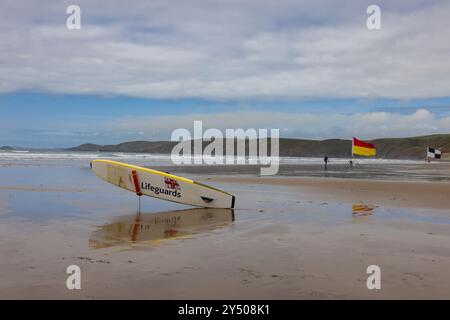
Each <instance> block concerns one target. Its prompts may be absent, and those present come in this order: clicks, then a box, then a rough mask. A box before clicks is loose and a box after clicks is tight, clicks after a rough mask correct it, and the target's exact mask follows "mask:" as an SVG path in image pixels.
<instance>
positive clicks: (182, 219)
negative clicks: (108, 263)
mask: <svg viewBox="0 0 450 320" xmlns="http://www.w3.org/2000/svg"><path fill="white" fill-rule="evenodd" d="M233 221H234V212H233V210H232V209H215V208H195V209H187V210H177V211H168V212H157V213H138V214H137V215H136V216H125V217H120V218H117V219H116V220H115V221H114V222H112V223H109V224H105V225H103V226H101V227H98V228H97V230H96V231H95V232H94V233H93V234H92V236H91V238H90V239H89V246H90V247H91V248H93V249H98V248H106V247H111V246H116V245H128V244H130V243H145V244H160V243H161V242H162V241H165V240H173V239H180V238H181V239H183V238H186V237H190V236H191V235H193V234H197V233H201V232H208V231H211V230H215V229H218V228H222V227H225V226H229V225H230V224H231V223H232V222H233Z"/></svg>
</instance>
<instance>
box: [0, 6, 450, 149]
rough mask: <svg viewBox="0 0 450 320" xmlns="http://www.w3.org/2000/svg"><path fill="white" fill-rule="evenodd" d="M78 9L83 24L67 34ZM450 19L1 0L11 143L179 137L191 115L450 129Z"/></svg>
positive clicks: (430, 12) (334, 128) (397, 10)
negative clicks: (377, 26)
mask: <svg viewBox="0 0 450 320" xmlns="http://www.w3.org/2000/svg"><path fill="white" fill-rule="evenodd" d="M71 4H76V5H78V6H79V7H80V8H81V26H82V27H81V30H68V29H67V28H66V19H67V17H68V16H69V15H68V14H67V13H66V8H67V7H68V6H69V5H71ZM370 4H377V5H379V6H380V8H381V30H372V31H371V30H368V29H367V27H366V19H367V17H368V14H367V13H366V9H367V7H368V6H369V5H370ZM449 21H450V2H449V1H438V0H436V1H430V0H404V1H402V0H395V1H394V0H392V1H373V0H372V1H363V0H355V1H345V0H343V1H329V0H314V1H301V0H277V1H275V0H272V1H264V0H222V1H213V0H189V1H186V0H176V1H173V0H161V1H160V0H149V1H126V2H125V1H114V0H108V1H106V0H105V1H98V0H96V1H92V0H86V1H80V0H71V1H54V0H39V1H23V0H2V1H1V3H0V145H5V144H9V145H15V146H25V147H66V146H72V145H76V144H79V143H83V142H94V143H101V144H105V143H117V142H122V141H127V140H135V139H149V140H160V139H163V140H167V139H169V138H170V133H171V132H172V130H173V129H175V128H180V127H185V128H188V129H190V128H192V121H193V120H203V121H204V123H205V127H217V128H220V129H224V128H238V127H242V128H279V129H280V132H281V135H282V136H285V137H299V138H314V139H324V138H334V137H338V138H351V137H352V136H358V137H361V138H364V139H370V138H378V137H394V136H395V137H398V136H410V135H422V134H431V133H450V59H449V57H450V41H449V40H448V39H449V38H450V23H449Z"/></svg>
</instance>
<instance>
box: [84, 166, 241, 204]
mask: <svg viewBox="0 0 450 320" xmlns="http://www.w3.org/2000/svg"><path fill="white" fill-rule="evenodd" d="M91 167H92V170H93V171H94V173H95V174H96V175H97V176H98V177H99V178H102V179H103V180H105V181H107V182H109V183H111V184H113V185H116V186H118V187H120V188H123V189H126V190H128V191H132V192H135V193H136V194H137V195H138V196H141V195H145V196H149V197H154V198H158V199H162V200H168V201H173V202H178V203H182V204H188V205H192V206H198V207H205V208H234V196H233V195H231V194H229V193H227V192H225V191H222V190H219V189H216V188H213V187H210V186H207V185H204V184H202V183H199V182H196V181H193V180H191V179H186V178H183V177H179V176H176V175H173V174H169V173H165V172H161V171H157V170H153V169H148V168H143V167H139V166H135V165H131V164H127V163H122V162H117V161H111V160H101V159H98V160H93V161H92V162H91Z"/></svg>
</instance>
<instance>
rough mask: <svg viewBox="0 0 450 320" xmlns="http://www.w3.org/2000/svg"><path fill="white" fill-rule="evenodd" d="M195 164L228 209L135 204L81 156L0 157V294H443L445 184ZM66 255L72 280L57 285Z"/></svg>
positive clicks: (447, 234)
mask: <svg viewBox="0 0 450 320" xmlns="http://www.w3.org/2000/svg"><path fill="white" fill-rule="evenodd" d="M191 169H192V168H184V170H183V168H180V169H179V171H185V175H187V176H189V177H191V178H195V179H197V180H199V181H201V182H204V183H208V184H211V185H214V186H217V187H219V188H222V189H224V190H226V191H229V192H231V193H233V194H235V195H236V197H237V199H236V209H235V210H234V211H231V210H219V209H215V210H212V209H200V208H197V209H195V208H191V207H187V206H183V205H178V204H175V203H169V202H164V201H160V200H157V199H153V198H145V199H142V207H141V212H137V199H136V196H135V195H133V194H132V193H129V192H126V191H124V190H121V189H119V188H116V187H114V186H111V185H109V184H107V183H105V182H103V181H101V180H99V179H98V178H96V177H95V176H94V175H93V174H92V172H91V171H90V170H89V167H88V163H84V164H83V165H79V164H78V163H77V164H75V165H72V166H58V165H48V164H41V165H39V166H29V165H27V166H14V165H8V166H0V174H1V175H2V177H4V180H3V181H2V182H1V184H0V221H1V223H0V241H1V243H2V246H1V247H0V270H1V273H2V281H1V283H0V298H2V299H13V298H25V299H31V298H38V299H51V298H63V299H80V298H81V299H108V298H109V299H220V298H224V299H227V298H228V299H406V298H411V299H450V275H449V273H448V270H449V269H450V212H449V210H448V208H449V205H450V200H449V197H448V194H450V183H449V182H446V181H433V179H432V178H431V179H429V180H430V181H425V180H426V179H425V180H423V179H422V180H421V181H418V180H401V179H395V180H388V179H386V178H384V179H366V178H365V177H361V178H359V179H348V178H336V177H311V176H308V177H302V176H295V177H286V176H275V177H258V176H255V175H251V174H248V173H245V174H240V175H236V174H229V172H224V173H223V174H222V175H217V174H216V175H211V174H204V173H201V172H200V173H198V172H197V173H196V174H192V173H190V172H191ZM442 170H443V169H442ZM445 170H447V169H445ZM216 172H217V171H216ZM5 181H8V182H7V183H5ZM72 264H75V265H78V266H80V268H81V271H82V289H81V290H74V291H70V290H67V289H66V286H65V283H66V279H67V276H68V275H67V274H66V273H65V271H66V268H67V266H69V265H72ZM374 264H375V265H378V266H380V268H381V272H382V274H381V278H382V288H381V290H368V289H367V286H366V280H367V277H368V274H367V273H366V269H367V267H368V266H369V265H374Z"/></svg>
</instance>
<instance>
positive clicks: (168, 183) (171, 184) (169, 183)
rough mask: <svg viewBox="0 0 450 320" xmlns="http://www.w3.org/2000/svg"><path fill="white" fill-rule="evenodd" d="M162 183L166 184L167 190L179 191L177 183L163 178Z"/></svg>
mask: <svg viewBox="0 0 450 320" xmlns="http://www.w3.org/2000/svg"><path fill="white" fill-rule="evenodd" d="M164 182H165V184H166V187H167V188H169V189H174V190H180V185H179V184H178V181H177V180H175V179H171V178H164Z"/></svg>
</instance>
